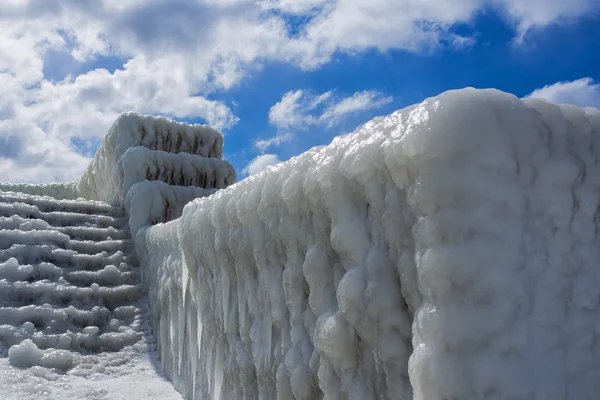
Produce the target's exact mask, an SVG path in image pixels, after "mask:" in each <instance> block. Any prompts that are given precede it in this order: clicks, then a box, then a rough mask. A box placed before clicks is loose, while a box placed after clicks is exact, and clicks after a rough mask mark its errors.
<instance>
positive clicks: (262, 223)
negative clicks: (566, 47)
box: [136, 89, 600, 400]
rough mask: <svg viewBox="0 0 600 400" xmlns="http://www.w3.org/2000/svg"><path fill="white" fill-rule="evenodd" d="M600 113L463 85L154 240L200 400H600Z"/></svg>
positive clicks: (170, 333) (169, 227) (163, 326)
mask: <svg viewBox="0 0 600 400" xmlns="http://www.w3.org/2000/svg"><path fill="white" fill-rule="evenodd" d="M598 159H600V113H599V112H598V110H595V109H587V110H582V109H579V108H576V107H570V106H561V107H559V106H555V105H551V104H548V103H546V102H543V101H541V100H531V99H529V100H519V99H517V98H516V97H514V96H512V95H509V94H505V93H502V92H498V91H495V90H474V89H465V90H461V91H452V92H446V93H444V94H442V95H440V96H438V97H435V98H431V99H428V100H426V101H425V102H423V103H422V104H420V105H415V106H412V107H409V108H406V109H404V110H401V111H398V112H396V113H394V114H392V115H390V116H388V117H385V118H380V119H377V120H374V121H372V122H370V123H368V124H366V125H365V126H364V127H362V128H361V129H359V130H358V131H357V132H356V133H354V134H352V135H348V136H344V137H340V138H337V139H335V140H334V141H333V143H332V144H331V145H329V146H327V147H324V148H319V149H314V150H312V151H309V152H307V153H305V154H303V155H301V156H299V157H296V158H293V159H292V160H290V161H288V162H286V163H283V164H280V165H277V166H275V167H271V168H268V169H267V170H266V171H264V172H263V173H261V174H259V175H256V176H252V177H249V178H247V179H244V180H243V181H241V182H239V183H237V184H235V185H233V186H230V187H229V188H227V189H224V190H220V191H218V192H216V193H215V194H213V195H211V196H208V197H205V198H202V199H196V200H194V201H192V202H191V203H189V204H188V205H186V206H185V207H184V209H183V215H182V216H181V218H179V219H177V220H174V221H171V222H168V223H166V224H159V225H156V226H154V227H151V228H142V229H141V230H140V231H139V233H138V234H137V237H136V246H137V249H138V252H139V253H140V257H141V262H142V264H143V266H144V275H145V276H144V279H145V282H146V283H147V285H148V286H149V290H150V296H151V307H152V313H153V319H154V324H155V334H156V337H157V339H158V343H159V348H160V356H161V361H162V363H163V365H164V367H165V370H166V372H167V374H168V375H169V376H170V378H171V379H172V380H173V381H174V384H175V386H176V387H177V388H178V389H179V390H181V391H182V392H183V393H184V394H185V396H186V398H195V399H209V398H210V399H213V398H221V399H237V398H265V399H272V398H282V399H287V398H296V399H314V398H321V397H323V398H326V399H338V398H348V399H360V400H364V399H375V398H388V399H411V398H413V399H417V400H442V399H463V400H464V399H481V398H485V399H508V398H510V399H530V398H555V399H574V398H577V399H584V398H585V399H591V398H595V397H596V396H597V393H598V376H599V374H600V329H599V325H598V321H600V304H599V302H600V269H599V268H597V264H598V259H599V258H600V254H599V253H600V247H599V246H598V237H597V232H598V223H599V221H598V219H597V218H596V214H597V211H598V209H599V205H600V166H599V163H598Z"/></svg>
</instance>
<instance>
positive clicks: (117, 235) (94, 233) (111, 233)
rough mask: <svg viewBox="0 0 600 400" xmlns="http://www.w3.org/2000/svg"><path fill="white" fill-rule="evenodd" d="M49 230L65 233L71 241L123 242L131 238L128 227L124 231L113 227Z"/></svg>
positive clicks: (65, 227) (77, 227)
mask: <svg viewBox="0 0 600 400" xmlns="http://www.w3.org/2000/svg"><path fill="white" fill-rule="evenodd" d="M49 229H55V230H57V231H59V232H60V233H64V234H65V235H67V236H69V237H70V238H71V239H75V240H96V241H99V240H121V239H127V238H128V237H130V234H129V229H128V227H125V228H123V229H116V228H113V227H109V228H95V227H79V226H64V227H63V226H60V227H52V226H51V227H49Z"/></svg>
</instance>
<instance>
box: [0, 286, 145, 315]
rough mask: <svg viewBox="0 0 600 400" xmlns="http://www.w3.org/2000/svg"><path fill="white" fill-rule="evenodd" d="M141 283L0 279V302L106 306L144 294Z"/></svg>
mask: <svg viewBox="0 0 600 400" xmlns="http://www.w3.org/2000/svg"><path fill="white" fill-rule="evenodd" d="M143 291H144V289H143V286H141V285H119V286H115V287H101V286H99V285H98V284H97V283H94V284H92V285H91V286H90V287H81V286H73V285H69V284H66V285H65V284H62V283H56V282H50V281H37V282H33V283H29V282H22V281H18V282H6V281H4V280H0V301H1V302H2V303H3V304H9V303H10V304H13V305H28V304H45V303H49V304H58V305H62V306H68V305H71V304H72V303H74V302H79V303H81V304H95V305H103V306H106V307H107V308H109V309H114V308H116V307H118V306H122V305H125V304H131V303H132V302H135V301H137V300H139V299H140V298H141V297H142V295H143Z"/></svg>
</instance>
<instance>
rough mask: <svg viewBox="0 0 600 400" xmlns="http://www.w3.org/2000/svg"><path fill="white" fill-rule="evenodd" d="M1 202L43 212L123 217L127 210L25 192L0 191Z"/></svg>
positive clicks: (97, 203)
mask: <svg viewBox="0 0 600 400" xmlns="http://www.w3.org/2000/svg"><path fill="white" fill-rule="evenodd" d="M0 202H2V203H23V204H28V205H32V206H35V207H37V208H38V209H39V210H40V211H42V212H49V211H64V212H72V213H80V214H95V215H109V216H113V217H122V216H124V215H125V211H124V210H123V209H122V208H121V207H115V206H111V205H110V204H106V203H103V202H100V201H89V200H82V199H80V200H56V199H54V198H52V197H48V196H36V195H30V194H24V193H15V192H2V191H0Z"/></svg>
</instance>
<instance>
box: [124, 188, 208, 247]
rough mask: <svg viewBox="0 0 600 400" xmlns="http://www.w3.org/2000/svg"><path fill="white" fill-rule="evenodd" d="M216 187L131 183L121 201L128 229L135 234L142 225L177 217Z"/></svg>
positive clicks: (154, 223)
mask: <svg viewBox="0 0 600 400" xmlns="http://www.w3.org/2000/svg"><path fill="white" fill-rule="evenodd" d="M217 190H218V189H203V188H201V187H196V186H172V185H169V184H167V183H164V182H162V181H152V182H150V181H147V180H145V181H142V182H140V183H136V184H135V185H133V186H131V188H130V189H129V190H128V191H127V195H126V199H125V202H124V205H125V208H126V209H127V210H129V228H130V229H131V235H132V236H135V234H136V233H137V232H138V230H139V229H140V228H142V227H144V226H151V225H156V224H158V223H162V222H167V221H171V220H174V219H176V218H179V217H180V216H181V213H182V212H183V207H184V206H185V205H186V204H187V203H189V202H190V201H192V200H193V199H196V198H200V197H206V196H209V195H211V194H213V193H215V192H216V191H217Z"/></svg>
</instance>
